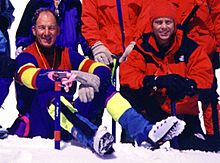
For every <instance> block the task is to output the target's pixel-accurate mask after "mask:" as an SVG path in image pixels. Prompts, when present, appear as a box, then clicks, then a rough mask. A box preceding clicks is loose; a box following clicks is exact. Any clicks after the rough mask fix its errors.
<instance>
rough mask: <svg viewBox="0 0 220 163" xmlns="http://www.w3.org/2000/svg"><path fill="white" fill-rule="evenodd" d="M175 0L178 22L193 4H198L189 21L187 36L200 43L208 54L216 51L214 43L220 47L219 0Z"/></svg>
mask: <svg viewBox="0 0 220 163" xmlns="http://www.w3.org/2000/svg"><path fill="white" fill-rule="evenodd" d="M174 1H175V0H174ZM177 1H178V2H179V12H180V15H179V16H180V22H181V21H183V20H184V19H185V17H186V16H187V15H188V14H189V13H190V11H191V9H192V8H193V6H195V5H196V4H198V5H199V9H198V10H197V12H196V14H195V15H194V17H193V18H192V19H191V21H190V22H189V26H188V28H189V29H188V30H189V31H188V34H187V36H188V37H189V38H191V39H193V40H194V41H196V42H197V43H198V44H200V45H202V46H203V47H204V48H205V49H206V51H207V53H208V54H209V55H210V54H212V53H213V52H215V51H216V45H218V48H220V1H219V0H187V1H180V0H177ZM218 50H220V49H218Z"/></svg>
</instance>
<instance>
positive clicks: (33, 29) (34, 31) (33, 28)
mask: <svg viewBox="0 0 220 163" xmlns="http://www.w3.org/2000/svg"><path fill="white" fill-rule="evenodd" d="M31 29H32V33H33V35H34V36H36V27H35V26H32V28H31Z"/></svg>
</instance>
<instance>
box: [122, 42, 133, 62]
mask: <svg viewBox="0 0 220 163" xmlns="http://www.w3.org/2000/svg"><path fill="white" fill-rule="evenodd" d="M135 44H136V42H134V41H131V42H130V44H129V45H128V46H127V47H126V49H125V51H124V53H123V55H122V56H121V58H120V59H119V63H121V62H123V61H125V60H126V58H127V57H128V54H130V53H131V51H132V50H133V48H134V45H135Z"/></svg>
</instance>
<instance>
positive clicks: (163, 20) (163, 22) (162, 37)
mask: <svg viewBox="0 0 220 163" xmlns="http://www.w3.org/2000/svg"><path fill="white" fill-rule="evenodd" d="M174 25H175V23H174V21H173V19H172V18H169V17H159V18H156V19H154V20H153V24H152V28H153V33H154V35H155V36H156V39H157V42H158V43H159V44H160V45H162V44H167V43H169V42H170V38H171V36H172V35H173V33H174V31H175V27H174Z"/></svg>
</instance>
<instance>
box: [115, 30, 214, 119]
mask: <svg viewBox="0 0 220 163" xmlns="http://www.w3.org/2000/svg"><path fill="white" fill-rule="evenodd" d="M177 33H178V35H177V36H178V37H177V36H176V37H175V41H174V43H173V45H172V47H171V48H170V49H169V50H168V52H167V53H166V54H165V58H164V59H163V60H162V59H160V58H158V57H156V56H155V54H154V52H155V51H156V52H158V48H157V45H156V42H155V40H154V37H153V36H152V34H151V33H148V34H145V35H143V37H142V39H140V40H139V41H138V42H137V45H136V46H135V49H134V50H133V51H132V52H131V53H130V54H129V56H128V58H127V60H126V61H124V62H123V63H122V64H121V65H120V73H119V75H120V76H119V77H120V84H121V85H123V86H129V87H130V88H131V89H140V88H143V79H144V77H145V76H146V75H156V76H159V75H166V74H179V75H181V76H183V77H187V78H190V79H193V80H195V81H196V83H197V87H198V88H200V89H207V88H211V84H212V81H213V71H212V64H211V62H210V59H209V58H208V55H207V53H206V52H205V51H204V49H203V48H202V47H201V46H198V45H197V44H196V43H195V42H194V41H192V40H190V39H188V38H187V39H184V40H185V41H184V44H182V43H181V41H182V40H181V37H182V36H181V35H182V32H180V31H179V30H177ZM181 44H182V45H181ZM180 45H181V46H180ZM180 47H181V49H182V50H183V51H182V50H179V49H180ZM136 49H140V50H141V51H143V52H142V54H141V53H140V52H138V51H137V50H136ZM184 50H185V51H184ZM181 51H182V52H181ZM146 58H148V59H146ZM187 58H188V59H187ZM184 60H185V61H184ZM187 60H188V61H187ZM159 91H160V92H161V93H162V94H160V93H159V94H158V92H154V91H153V90H152V94H151V95H154V96H156V99H157V100H158V102H159V103H161V107H162V109H163V110H165V111H167V112H170V100H169V99H168V97H167V96H166V95H165V94H164V93H163V92H164V89H162V90H159ZM176 104H177V106H176V107H177V114H193V115H196V114H198V96H193V97H188V96H186V97H185V98H184V99H183V100H180V101H177V103H176Z"/></svg>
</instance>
